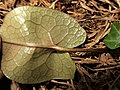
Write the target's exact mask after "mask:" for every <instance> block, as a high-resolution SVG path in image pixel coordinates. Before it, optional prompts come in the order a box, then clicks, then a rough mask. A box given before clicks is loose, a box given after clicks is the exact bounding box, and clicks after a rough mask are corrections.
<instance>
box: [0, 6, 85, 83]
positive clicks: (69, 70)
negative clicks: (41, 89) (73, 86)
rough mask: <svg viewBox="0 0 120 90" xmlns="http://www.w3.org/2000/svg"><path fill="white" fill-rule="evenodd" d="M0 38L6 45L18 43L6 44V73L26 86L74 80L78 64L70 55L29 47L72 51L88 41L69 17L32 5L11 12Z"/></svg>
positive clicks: (4, 64) (4, 48) (4, 59)
mask: <svg viewBox="0 0 120 90" xmlns="http://www.w3.org/2000/svg"><path fill="white" fill-rule="evenodd" d="M0 35H1V37H2V41H3V42H12V43H16V45H14V44H10V43H3V47H2V48H3V56H2V63H1V68H2V71H3V73H4V74H5V75H6V76H7V77H8V78H10V79H12V80H14V81H16V82H19V83H25V84H33V83H40V82H43V81H47V80H50V79H72V78H73V77H74V73H75V64H74V63H73V61H72V60H71V58H70V55H69V54H68V53H63V52H58V51H54V50H51V49H43V48H35V47H28V46H27V45H32V46H34V45H35V46H40V47H48V48H49V47H52V46H56V45H57V46H60V47H65V48H73V47H76V46H78V45H80V44H82V43H83V42H84V41H85V39H86V32H85V31H84V29H83V28H81V27H80V26H79V24H78V23H77V22H76V21H75V20H74V19H73V18H72V17H70V16H69V15H67V14H64V13H62V12H59V11H56V10H52V9H49V8H41V7H30V6H24V7H19V8H16V9H14V10H12V11H11V12H10V13H8V14H7V15H6V17H5V19H4V23H3V25H2V26H1V28H0ZM19 44H24V45H26V46H20V45H19Z"/></svg>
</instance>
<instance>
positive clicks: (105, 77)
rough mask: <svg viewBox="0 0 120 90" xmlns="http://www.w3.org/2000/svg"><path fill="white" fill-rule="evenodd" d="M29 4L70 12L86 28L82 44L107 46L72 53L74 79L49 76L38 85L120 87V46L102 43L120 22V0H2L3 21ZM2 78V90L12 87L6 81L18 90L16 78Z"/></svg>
mask: <svg viewBox="0 0 120 90" xmlns="http://www.w3.org/2000/svg"><path fill="white" fill-rule="evenodd" d="M26 5H29V6H37V7H48V8H53V9H56V10H59V11H61V12H64V13H66V14H69V15H70V16H72V17H73V18H75V20H76V21H77V22H78V23H79V24H80V26H82V27H83V28H84V29H85V31H86V32H87V39H86V41H85V43H84V44H82V45H81V46H79V48H83V47H84V48H91V49H92V48H105V49H106V51H102V50H101V51H99V52H98V51H96V52H75V53H70V54H71V58H72V59H73V61H74V62H75V64H76V68H77V70H76V73H75V77H74V79H73V80H50V81H47V82H44V83H41V84H39V85H37V86H38V88H39V90H120V52H119V50H120V49H115V50H110V49H108V48H107V47H106V46H105V44H104V43H103V39H104V37H105V36H106V35H107V34H108V33H109V32H110V26H111V24H112V23H113V22H120V0H0V25H2V23H3V19H4V17H5V15H6V14H7V13H8V12H10V11H11V10H13V9H14V8H16V7H20V6H26ZM1 77H2V78H1ZM0 78H1V80H0V84H1V85H2V87H3V88H4V89H1V87H0V90H10V89H8V88H7V85H8V86H9V88H10V87H11V90H17V89H16V88H17V87H16V85H17V84H16V83H15V82H11V81H10V80H8V79H7V78H6V77H5V76H2V74H1V73H0ZM1 85H0V86H1ZM25 90H30V89H25ZM33 90H35V89H33Z"/></svg>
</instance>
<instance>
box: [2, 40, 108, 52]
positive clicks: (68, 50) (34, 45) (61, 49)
mask: <svg viewBox="0 0 120 90" xmlns="http://www.w3.org/2000/svg"><path fill="white" fill-rule="evenodd" d="M2 43H7V44H11V45H17V46H24V47H31V48H45V49H54V50H56V51H60V52H106V51H107V48H64V47H59V46H56V45H53V46H41V45H36V44H30V43H28V44H24V43H18V42H8V41H2Z"/></svg>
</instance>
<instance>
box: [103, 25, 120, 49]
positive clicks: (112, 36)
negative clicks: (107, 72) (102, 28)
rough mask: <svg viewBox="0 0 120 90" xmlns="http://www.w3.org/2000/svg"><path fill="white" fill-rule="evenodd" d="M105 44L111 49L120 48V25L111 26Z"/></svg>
mask: <svg viewBox="0 0 120 90" xmlns="http://www.w3.org/2000/svg"><path fill="white" fill-rule="evenodd" d="M103 42H104V43H105V45H106V46H107V47H109V48H110V49H116V48H118V47H120V23H113V24H112V25H111V30H110V33H109V34H108V35H107V36H106V37H105V39H104V41H103Z"/></svg>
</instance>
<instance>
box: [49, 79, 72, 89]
mask: <svg viewBox="0 0 120 90" xmlns="http://www.w3.org/2000/svg"><path fill="white" fill-rule="evenodd" d="M51 82H53V83H57V84H62V85H67V86H70V87H72V85H71V84H69V83H65V82H58V81H56V80H51Z"/></svg>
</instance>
